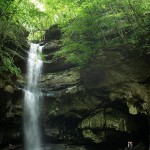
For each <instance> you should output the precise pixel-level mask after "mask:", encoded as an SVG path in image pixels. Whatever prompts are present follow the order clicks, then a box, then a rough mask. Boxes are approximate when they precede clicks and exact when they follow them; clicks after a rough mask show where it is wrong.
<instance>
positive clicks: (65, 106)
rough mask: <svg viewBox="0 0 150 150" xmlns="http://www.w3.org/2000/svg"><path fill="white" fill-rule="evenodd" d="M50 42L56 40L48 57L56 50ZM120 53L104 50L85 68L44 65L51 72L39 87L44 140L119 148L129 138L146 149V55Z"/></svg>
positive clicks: (148, 77)
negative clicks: (105, 144) (42, 95)
mask: <svg viewBox="0 0 150 150" xmlns="http://www.w3.org/2000/svg"><path fill="white" fill-rule="evenodd" d="M54 43H55V44H56V43H59V41H57V42H56V41H55V40H53V39H52V40H51V39H49V43H47V44H46V46H45V47H46V48H45V49H46V50H43V53H45V54H46V55H47V56H50V55H53V53H55V51H57V50H59V48H58V47H59V44H58V46H56V45H55V48H54ZM56 47H57V48H58V49H57V48H56ZM121 51H122V49H121V48H116V49H111V48H110V49H106V50H105V51H104V52H103V53H102V54H101V53H98V54H97V56H96V57H95V58H94V59H93V62H92V63H91V64H90V65H89V66H87V67H86V68H84V69H79V68H78V67H75V66H73V65H72V64H69V65H68V64H67V63H65V62H64V61H63V60H60V61H58V62H54V63H51V64H50V65H48V64H47V65H48V66H49V67H47V68H48V69H49V72H51V73H48V74H47V73H46V74H45V75H43V78H42V80H41V85H42V88H43V89H44V90H45V98H44V103H45V105H44V106H43V107H44V109H45V114H44V117H43V118H44V121H45V123H44V135H46V137H47V138H48V139H50V140H52V139H53V140H54V141H59V140H63V141H67V142H69V143H82V144H83V143H84V144H86V143H97V144H101V143H109V144H110V145H111V144H112V145H116V146H118V147H119V146H120V147H123V146H124V147H125V146H126V143H127V141H128V140H131V139H132V140H133V141H134V145H137V144H138V143H144V145H145V146H148V143H149V141H148V139H149V138H148V137H149V131H148V128H149V126H148V120H149V116H148V114H149V110H150V109H149V107H150V105H149V98H150V95H149V88H150V87H149V81H150V67H149V62H150V59H149V55H148V53H147V54H145V55H144V56H140V57H139V56H138V57H137V56H134V57H133V55H130V54H123V53H121ZM51 66H53V67H54V66H55V69H53V67H51ZM58 68H59V69H58ZM45 70H47V69H45ZM118 140H119V143H118ZM143 149H144V148H143Z"/></svg>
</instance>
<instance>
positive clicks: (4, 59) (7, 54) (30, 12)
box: [0, 0, 150, 75]
mask: <svg viewBox="0 0 150 150" xmlns="http://www.w3.org/2000/svg"><path fill="white" fill-rule="evenodd" d="M149 10H150V3H149V0H123V1H120V0H63V1H62V0H2V1H0V58H1V64H2V65H1V67H0V73H1V74H3V72H9V73H11V74H14V75H19V74H20V70H19V69H18V68H17V67H16V66H15V65H14V60H15V56H16V55H19V54H18V53H19V51H18V49H20V47H21V45H22V44H23V43H22V41H24V40H25V39H24V38H25V34H24V33H25V32H26V31H25V29H24V28H26V30H28V31H29V32H30V36H29V40H33V39H35V40H37V39H42V38H43V33H44V32H45V30H46V29H48V28H49V27H50V26H52V25H54V24H59V26H60V28H61V30H62V33H63V34H62V39H61V40H62V48H61V50H60V51H58V52H57V53H56V54H55V56H54V58H53V59H54V60H57V59H59V58H60V57H65V58H66V60H67V61H69V62H72V63H75V64H78V65H81V66H85V65H87V64H88V63H90V61H92V59H94V58H95V57H96V55H97V54H102V53H103V51H104V50H105V49H109V48H114V49H115V48H117V47H119V46H121V47H122V51H127V47H128V46H129V47H131V48H130V50H134V49H135V48H136V47H139V48H138V51H137V53H139V54H142V53H144V52H145V51H146V50H147V49H149V43H150V36H149V33H150V28H149V26H150V17H149V16H150V15H149V14H150V13H149ZM143 36H144V37H145V38H141V37H143ZM10 43H11V44H12V43H15V45H17V46H15V47H14V46H9V45H10ZM12 45H13V44H12Z"/></svg>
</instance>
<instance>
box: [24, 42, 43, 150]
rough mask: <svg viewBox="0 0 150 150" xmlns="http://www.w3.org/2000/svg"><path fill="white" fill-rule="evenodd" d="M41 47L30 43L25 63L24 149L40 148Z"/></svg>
mask: <svg viewBox="0 0 150 150" xmlns="http://www.w3.org/2000/svg"><path fill="white" fill-rule="evenodd" d="M41 51H42V47H41V46H39V44H33V43H31V47H30V51H29V55H28V64H27V88H26V90H25V97H24V134H25V150H40V147H41V137H40V128H39V115H40V109H39V105H40V104H39V102H40V101H39V100H40V97H41V92H40V90H39V88H38V80H39V78H40V76H41V72H42V60H41V57H40V54H41Z"/></svg>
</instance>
